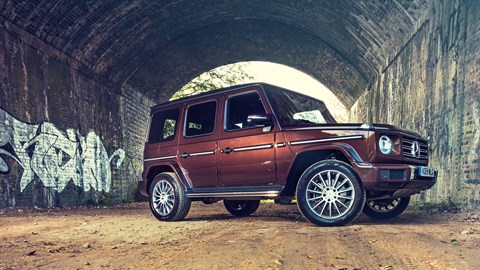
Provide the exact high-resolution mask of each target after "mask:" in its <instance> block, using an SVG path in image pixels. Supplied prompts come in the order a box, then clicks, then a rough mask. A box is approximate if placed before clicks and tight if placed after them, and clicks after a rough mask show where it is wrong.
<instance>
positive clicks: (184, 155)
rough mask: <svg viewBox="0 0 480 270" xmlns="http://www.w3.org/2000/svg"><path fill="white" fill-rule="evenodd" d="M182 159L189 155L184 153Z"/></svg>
mask: <svg viewBox="0 0 480 270" xmlns="http://www.w3.org/2000/svg"><path fill="white" fill-rule="evenodd" d="M180 157H181V158H187V157H188V154H187V153H183V154H181V155H180Z"/></svg>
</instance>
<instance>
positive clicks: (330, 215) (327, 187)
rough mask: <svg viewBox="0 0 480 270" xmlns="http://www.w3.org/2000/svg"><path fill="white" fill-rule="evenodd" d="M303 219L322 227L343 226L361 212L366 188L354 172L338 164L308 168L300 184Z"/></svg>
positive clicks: (326, 163) (332, 162) (299, 206)
mask: <svg viewBox="0 0 480 270" xmlns="http://www.w3.org/2000/svg"><path fill="white" fill-rule="evenodd" d="M296 197H297V205H298V208H299V209H300V212H301V213H302V215H303V216H304V217H305V218H306V219H307V220H308V221H310V222H311V223H313V224H316V225H319V226H341V225H345V224H348V223H350V222H352V221H353V220H354V219H355V218H357V216H358V215H359V214H360V213H361V212H362V208H363V205H364V204H365V198H366V195H365V188H364V187H363V185H362V184H361V182H360V180H359V179H358V177H357V175H356V173H355V172H354V170H353V168H352V167H351V166H350V165H349V164H347V163H344V162H341V161H338V160H324V161H320V162H317V163H315V164H313V165H312V166H310V167H309V168H307V169H306V170H305V172H304V173H303V174H302V176H301V177H300V180H299V181H298V184H297V194H296Z"/></svg>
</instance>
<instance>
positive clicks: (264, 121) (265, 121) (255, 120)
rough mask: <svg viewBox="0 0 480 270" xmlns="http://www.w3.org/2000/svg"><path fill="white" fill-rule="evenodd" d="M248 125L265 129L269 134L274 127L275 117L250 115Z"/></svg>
mask: <svg viewBox="0 0 480 270" xmlns="http://www.w3.org/2000/svg"><path fill="white" fill-rule="evenodd" d="M247 123H248V124H249V125H251V126H255V127H265V128H264V129H263V131H264V132H269V131H270V130H271V128H272V126H273V117H272V115H271V114H250V115H249V116H248V117H247ZM266 128H268V129H267V130H266Z"/></svg>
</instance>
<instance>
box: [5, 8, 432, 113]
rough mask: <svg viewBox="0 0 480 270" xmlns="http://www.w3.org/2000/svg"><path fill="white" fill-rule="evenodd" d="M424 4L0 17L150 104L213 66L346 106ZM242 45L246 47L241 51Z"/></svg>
mask: <svg viewBox="0 0 480 270" xmlns="http://www.w3.org/2000/svg"><path fill="white" fill-rule="evenodd" d="M431 6H432V3H431V1H428V0H414V1H406V0H405V1H386V2H382V1H381V2H370V1H349V0H340V1H308V0H299V1H275V0H267V1H261V2H259V1H241V0H234V1H221V0H213V1H210V0H208V1H205V0H197V1H187V0H180V1H166V0H162V1H146V0H143V1H142V0H139V1H127V0H105V1H76V0H67V1H35V2H34V1H25V2H23V1H4V2H3V5H2V6H0V11H1V15H2V16H3V17H4V18H5V19H6V20H7V21H8V22H9V23H11V24H13V25H15V26H18V27H19V28H21V29H25V30H26V31H28V32H29V33H31V34H33V35H34V36H36V37H38V38H39V39H41V40H42V41H44V42H46V43H47V44H49V45H50V46H52V47H54V48H56V49H58V50H60V51H62V52H63V53H65V54H67V55H68V56H70V57H73V58H75V59H76V60H77V61H78V62H79V63H80V64H82V65H83V66H84V67H85V68H86V69H91V70H92V73H93V74H96V75H97V76H100V77H104V78H107V79H108V80H110V81H112V82H114V83H116V84H120V85H124V84H131V85H133V86H134V87H135V88H137V89H138V90H140V91H142V92H143V93H145V94H146V95H147V96H148V97H150V98H152V99H153V100H155V101H157V102H158V101H161V100H164V99H165V97H167V96H168V95H169V94H170V93H171V92H172V91H174V90H175V89H178V87H179V86H181V85H182V84H183V83H186V82H188V81H189V80H190V79H192V78H194V77H195V76H196V75H198V74H200V73H202V72H204V71H206V70H209V69H211V68H213V67H216V66H220V65H223V64H228V63H233V62H238V61H250V60H260V61H262V60H265V61H269V60H270V61H273V62H278V63H283V64H286V65H289V66H292V67H295V68H297V69H300V70H302V71H306V73H309V74H313V75H314V76H315V77H317V78H318V79H319V80H320V81H322V82H324V83H325V84H326V85H327V86H328V87H329V88H331V89H332V91H334V92H335V93H336V94H337V95H338V96H340V97H341V98H342V100H343V101H344V104H345V105H347V107H351V105H352V104H353V103H354V101H355V100H356V99H357V98H358V97H359V96H360V94H361V93H362V91H364V90H365V89H366V86H367V85H368V84H370V83H372V81H373V79H374V78H375V76H376V74H377V73H378V72H379V70H383V68H384V67H385V66H386V65H388V62H389V60H390V59H391V58H393V57H394V56H395V54H396V53H397V52H398V51H399V49H401V47H402V46H403V44H405V42H408V40H409V38H410V37H411V36H412V35H413V34H414V31H415V29H416V28H418V25H419V24H421V22H422V20H424V18H423V17H422V15H423V14H425V12H426V10H428V9H430V8H431ZM391 22H395V23H391ZM222 36H223V37H225V38H223V39H221V40H220V39H219V38H220V37H222ZM289 37H290V38H289ZM292 37H294V38H292ZM261 39H263V40H264V42H263V43H262V42H261ZM245 40H249V42H252V41H253V42H252V43H249V44H248V45H250V46H249V47H245V48H243V47H240V46H239V44H238V42H239V41H245ZM275 40H277V41H279V42H278V43H277V44H275V43H273V42H265V41H275ZM302 43H305V44H306V46H305V48H302V46H301V45H300V44H302ZM195 44H197V46H193V48H190V49H189V48H188V47H189V46H191V45H195ZM255 48H256V49H258V50H257V51H254V49H255ZM195 50H196V51H195ZM212 55H215V57H212ZM319 55H322V56H323V58H322V59H320V57H319ZM188 58H190V59H188ZM195 58H197V59H195ZM312 58H313V59H312ZM331 67H333V68H331ZM166 93H168V94H166Z"/></svg>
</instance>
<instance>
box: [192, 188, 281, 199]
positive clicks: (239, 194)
mask: <svg viewBox="0 0 480 270" xmlns="http://www.w3.org/2000/svg"><path fill="white" fill-rule="evenodd" d="M279 194H280V191H277V190H271V191H249V192H208V193H187V194H186V196H187V197H188V198H202V197H256V196H261V197H276V196H278V195H279Z"/></svg>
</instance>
